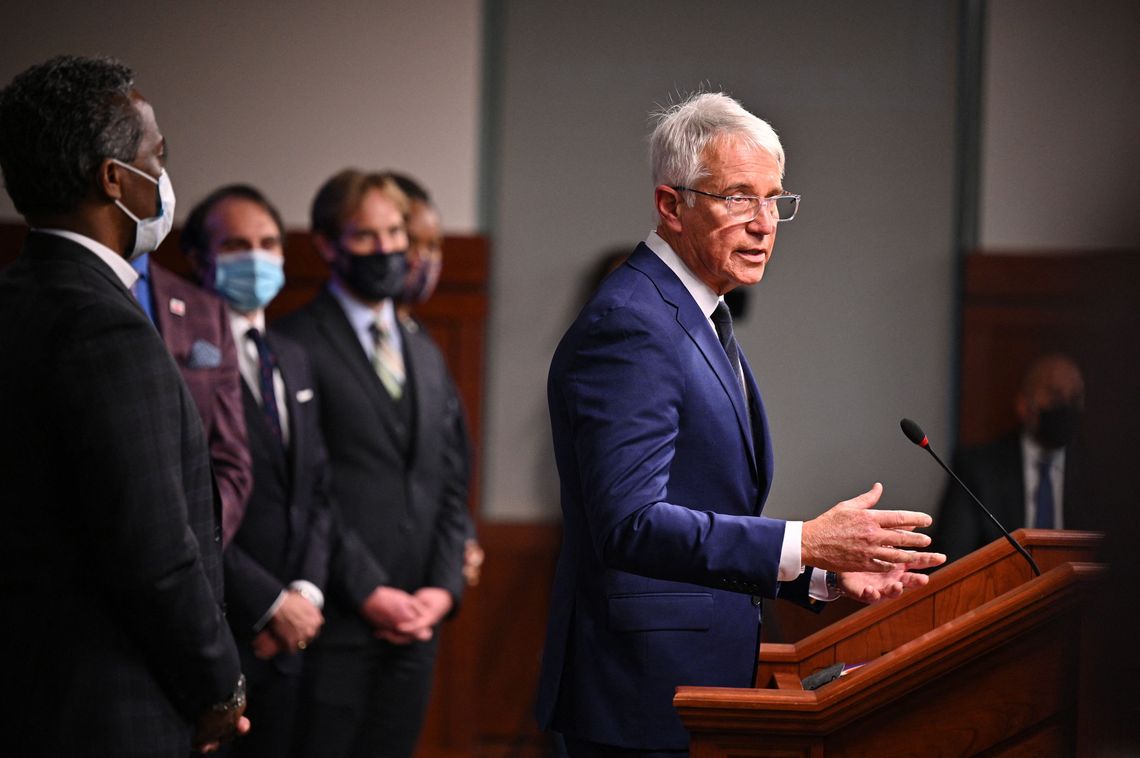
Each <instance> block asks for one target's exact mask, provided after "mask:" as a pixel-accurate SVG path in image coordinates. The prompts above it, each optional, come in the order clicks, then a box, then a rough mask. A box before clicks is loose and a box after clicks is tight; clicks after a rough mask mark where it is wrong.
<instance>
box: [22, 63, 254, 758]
mask: <svg viewBox="0 0 1140 758" xmlns="http://www.w3.org/2000/svg"><path fill="white" fill-rule="evenodd" d="M164 165H165V141H164V140H163V138H162V135H161V133H160V132H159V130H158V125H157V123H156V122H155V118H154V111H153V110H152V108H151V106H150V104H149V103H148V102H147V101H146V100H144V99H143V98H142V96H141V95H140V94H139V93H138V92H137V91H136V90H135V89H134V74H133V72H131V71H130V69H128V68H127V67H125V66H123V65H121V64H119V63H117V62H114V61H111V60H106V59H97V60H93V59H84V58H75V57H60V58H55V59H52V60H51V61H48V62H47V63H45V64H42V65H39V66H35V67H33V68H31V69H29V70H27V71H25V72H24V73H22V74H20V75H19V76H17V77H16V78H15V79H14V80H13V81H12V83H11V84H9V86H8V87H7V88H6V89H4V91H3V92H2V93H0V167H2V168H3V172H4V181H5V186H6V188H7V190H8V194H9V195H10V196H11V198H12V201H13V203H14V204H15V206H16V208H17V210H19V212H20V213H21V214H22V215H23V216H24V218H25V220H26V221H27V223H28V225H29V226H30V227H31V228H32V229H31V232H30V233H29V235H28V237H27V240H26V242H25V243H24V249H23V251H22V253H21V255H20V258H19V260H18V261H17V262H16V263H15V264H14V265H13V266H12V267H11V268H10V269H9V270H8V271H6V272H5V273H4V274H3V275H2V276H0V356H3V359H2V360H0V419H3V434H2V435H0V487H2V488H3V492H4V505H3V517H4V525H5V528H4V530H3V536H2V537H0V553H2V554H3V555H4V560H5V566H4V569H3V570H2V571H0V586H2V587H3V596H4V598H5V602H6V605H7V606H8V607H9V609H10V613H8V615H7V616H6V618H5V620H4V623H3V624H0V629H2V630H3V631H2V632H0V645H2V646H3V649H4V650H5V651H7V653H8V657H9V660H8V664H7V666H6V670H5V673H4V676H3V677H2V678H0V679H2V681H3V684H2V685H0V696H2V699H3V701H4V703H5V706H4V708H3V709H2V713H3V723H2V726H0V733H2V734H3V735H4V736H3V739H4V752H5V753H7V754H10V755H20V756H39V755H44V756H61V755H67V756H86V755H99V756H105V755H115V756H183V755H185V754H186V753H187V752H189V751H190V749H191V745H192V744H193V745H199V746H203V745H206V744H207V743H216V741H217V740H218V739H221V738H225V737H228V736H230V735H232V734H233V733H235V732H236V731H238V728H239V726H240V727H241V728H242V729H247V728H248V722H247V721H244V720H243V719H242V717H241V709H242V708H243V707H244V689H243V687H244V685H243V681H242V679H241V677H240V666H239V662H238V654H237V649H236V647H235V645H234V641H233V637H232V635H231V634H230V631H229V628H228V627H227V625H226V623H225V619H224V618H223V615H222V609H221V603H222V564H221V545H220V537H219V529H218V515H219V514H218V500H217V494H216V489H215V486H214V482H213V477H212V476H211V473H210V461H209V453H208V450H207V448H206V441H205V436H204V434H203V431H202V424H201V421H200V420H199V417H198V413H197V410H196V408H195V407H194V402H193V400H192V399H191V397H190V393H189V392H188V391H187V389H186V385H185V384H184V383H183V381H182V378H181V377H180V376H179V372H178V368H177V366H176V365H175V363H174V361H173V360H171V357H170V354H169V353H168V352H167V350H166V348H165V346H164V345H163V344H162V340H161V339H160V338H159V336H158V334H157V332H156V331H155V330H154V327H153V326H152V325H151V323H150V321H149V320H148V319H147V317H146V315H145V314H144V313H143V311H142V310H141V309H140V308H139V306H138V303H137V302H136V301H135V299H134V298H133V297H132V296H131V293H130V291H129V288H130V286H131V284H133V283H134V281H135V272H134V270H133V269H132V268H131V266H130V264H129V263H128V261H129V259H131V258H132V257H135V256H137V255H138V254H140V253H142V252H145V251H148V250H153V249H155V248H156V247H157V246H158V244H159V243H160V242H161V240H162V238H163V237H164V236H165V235H166V234H167V232H169V230H170V226H171V223H172V220H173V213H174V192H173V189H172V188H171V185H170V180H169V178H168V177H167V175H166V170H165V168H164Z"/></svg>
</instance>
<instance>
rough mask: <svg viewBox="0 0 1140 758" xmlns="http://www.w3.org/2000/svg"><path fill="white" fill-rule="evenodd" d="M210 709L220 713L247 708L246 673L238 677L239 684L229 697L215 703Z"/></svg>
mask: <svg viewBox="0 0 1140 758" xmlns="http://www.w3.org/2000/svg"><path fill="white" fill-rule="evenodd" d="M210 710H211V711H213V712H214V713H217V714H219V715H221V714H228V713H234V712H241V711H244V710H245V674H242V675H241V676H239V677H238V680H237V686H236V687H234V691H233V692H232V693H230V696H229V698H227V699H226V700H223V701H222V702H220V703H214V704H213V705H212V706H210Z"/></svg>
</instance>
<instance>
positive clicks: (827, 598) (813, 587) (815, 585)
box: [808, 568, 843, 603]
mask: <svg viewBox="0 0 1140 758" xmlns="http://www.w3.org/2000/svg"><path fill="white" fill-rule="evenodd" d="M808 597H810V598H811V599H812V600H819V601H821V602H824V603H830V602H831V601H832V600H838V599H839V598H841V597H843V596H842V595H841V594H839V593H838V592H832V591H831V590H829V589H827V572H826V571H824V570H823V569H821V568H813V569H812V570H811V580H810V582H809V583H808Z"/></svg>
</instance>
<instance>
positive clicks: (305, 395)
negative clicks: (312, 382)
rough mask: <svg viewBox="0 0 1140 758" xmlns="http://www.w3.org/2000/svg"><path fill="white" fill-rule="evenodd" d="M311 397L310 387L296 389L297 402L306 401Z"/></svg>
mask: <svg viewBox="0 0 1140 758" xmlns="http://www.w3.org/2000/svg"><path fill="white" fill-rule="evenodd" d="M312 399H313V391H312V390H311V389H303V390H297V402H298V403H307V402H309V401H310V400H312Z"/></svg>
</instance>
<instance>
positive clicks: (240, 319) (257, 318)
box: [226, 303, 265, 339]
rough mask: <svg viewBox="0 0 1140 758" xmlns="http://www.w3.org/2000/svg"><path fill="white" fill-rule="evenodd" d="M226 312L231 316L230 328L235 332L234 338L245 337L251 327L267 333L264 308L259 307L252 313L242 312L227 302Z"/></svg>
mask: <svg viewBox="0 0 1140 758" xmlns="http://www.w3.org/2000/svg"><path fill="white" fill-rule="evenodd" d="M226 314H227V315H228V316H229V317H230V330H231V331H232V332H233V333H234V339H238V338H239V337H244V336H245V334H246V332H248V331H249V330H250V329H257V331H259V332H261V333H262V334H265V310H264V309H262V308H258V309H257V310H256V311H252V312H251V313H241V312H239V311H235V310H234V309H233V307H232V306H231V305H230V304H229V303H226Z"/></svg>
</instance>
